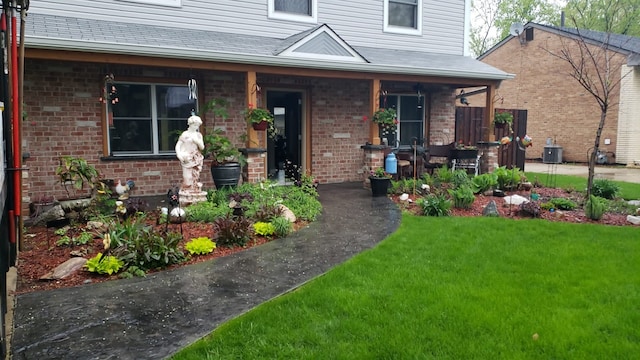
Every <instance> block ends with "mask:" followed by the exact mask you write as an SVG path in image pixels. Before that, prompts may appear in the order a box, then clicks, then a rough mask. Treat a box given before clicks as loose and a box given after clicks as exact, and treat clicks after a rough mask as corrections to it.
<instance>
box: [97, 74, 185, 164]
mask: <svg viewBox="0 0 640 360" xmlns="http://www.w3.org/2000/svg"><path fill="white" fill-rule="evenodd" d="M114 85H115V86H116V87H117V89H118V103H117V104H114V105H109V109H110V111H111V114H109V132H108V134H109V151H110V154H111V155H114V156H135V155H158V154H172V153H174V152H175V144H176V141H177V140H178V136H179V133H180V132H181V131H184V130H185V129H186V128H187V119H188V118H189V116H190V115H191V111H192V110H194V111H195V110H197V109H196V107H197V102H196V100H194V99H189V89H188V88H187V86H183V85H171V84H141V83H116V84H114Z"/></svg>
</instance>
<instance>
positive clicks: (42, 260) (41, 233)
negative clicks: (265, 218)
mask: <svg viewBox="0 0 640 360" xmlns="http://www.w3.org/2000/svg"><path fill="white" fill-rule="evenodd" d="M536 191H537V193H538V194H540V199H541V201H543V200H545V199H549V198H553V197H565V198H567V197H568V198H572V200H574V201H576V200H578V201H579V197H580V196H581V195H580V194H577V193H574V194H568V193H567V192H566V191H564V190H562V189H549V188H536ZM511 194H513V193H509V195H511ZM519 194H520V195H522V196H525V197H528V196H529V193H528V192H519ZM411 198H413V199H415V198H416V196H411ZM392 200H394V201H395V202H397V203H398V204H399V205H400V206H401V207H402V208H404V209H407V210H408V211H410V212H413V213H416V214H418V213H419V212H420V209H419V208H418V206H417V205H416V204H415V202H413V203H409V202H402V201H400V200H399V199H398V196H392ZM492 200H494V201H495V202H496V204H497V209H498V212H499V213H500V216H502V217H505V218H516V219H517V218H525V217H527V216H526V215H523V214H521V213H520V212H519V211H518V207H517V206H515V205H513V206H509V205H504V200H503V199H502V198H499V197H493V196H484V195H478V196H476V200H475V201H474V203H473V206H472V207H471V208H470V209H454V208H452V209H451V215H452V216H482V211H483V209H484V207H485V206H486V205H487V204H488V203H489V202H490V201H492ZM540 218H542V219H546V220H550V221H562V222H573V223H594V224H604V225H617V226H622V225H630V224H629V223H628V222H627V221H626V215H622V214H605V215H604V217H603V219H602V220H600V221H593V220H590V219H588V218H587V217H586V216H585V215H584V211H583V210H582V209H580V208H579V209H576V210H572V211H555V212H549V211H545V210H543V211H542V212H541V214H540ZM306 225H307V223H305V222H298V223H296V224H295V226H294V229H295V230H298V229H300V228H302V227H304V226H306ZM158 226H160V227H162V228H164V225H158ZM169 230H170V231H175V232H179V231H181V229H180V225H179V224H171V225H170V226H169ZM74 231H77V232H78V233H79V230H78V229H76V230H74ZM53 232H54V230H53V229H49V230H48V231H47V229H46V228H45V227H32V228H28V229H27V232H26V234H25V236H24V241H23V247H22V250H21V251H20V254H19V259H18V263H17V270H18V284H17V288H16V293H18V294H20V293H28V292H33V291H45V290H52V289H57V288H64V287H71V286H78V285H83V284H89V283H99V282H103V281H109V280H115V279H118V276H117V275H112V276H104V275H96V274H93V273H90V272H88V271H86V270H81V271H78V272H76V273H75V274H74V275H71V276H69V277H67V278H65V279H62V280H48V281H44V280H40V277H41V276H42V275H44V274H46V273H47V272H49V271H50V270H52V269H54V268H55V267H56V266H58V265H60V264H61V263H63V262H64V261H66V260H68V259H69V258H70V257H71V255H70V253H71V251H72V250H76V251H77V250H80V251H83V252H85V253H86V255H85V257H86V258H90V257H93V256H95V255H96V254H97V253H98V252H101V251H102V250H103V245H102V240H101V239H99V238H96V239H94V241H93V242H92V243H91V244H88V245H85V246H74V247H69V246H56V241H57V240H58V239H59V238H60V236H58V235H55V234H54V233H53ZM182 234H183V238H184V240H183V243H182V244H181V245H183V246H184V243H186V242H187V241H189V240H190V239H192V238H196V237H201V236H208V237H212V235H213V225H212V224H202V223H183V224H182ZM69 235H77V234H69ZM269 240H270V239H268V238H264V237H258V236H256V237H254V238H253V239H252V240H251V241H250V242H249V244H248V245H247V246H246V247H244V248H242V247H235V248H222V247H219V248H216V249H215V250H214V251H213V252H212V253H211V254H208V255H198V256H193V257H190V258H189V260H188V261H186V262H184V263H182V264H178V265H174V266H172V267H171V268H175V267H179V266H185V265H189V264H194V263H198V262H202V261H206V260H210V259H213V258H217V257H221V256H226V255H229V254H233V253H236V252H238V251H243V250H245V249H247V248H250V247H253V246H257V245H261V244H263V243H265V242H267V241H269Z"/></svg>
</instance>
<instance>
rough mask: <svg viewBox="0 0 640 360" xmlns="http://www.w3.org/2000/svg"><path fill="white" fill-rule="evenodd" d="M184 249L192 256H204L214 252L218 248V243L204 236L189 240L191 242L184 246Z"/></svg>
mask: <svg viewBox="0 0 640 360" xmlns="http://www.w3.org/2000/svg"><path fill="white" fill-rule="evenodd" d="M184 248H185V249H187V251H188V252H189V254H191V255H204V254H208V253H210V252H212V251H213V249H215V248H216V243H214V242H213V241H212V240H211V239H209V238H208V237H205V236H203V237H198V238H194V239H191V240H189V242H188V243H186V244H185V245H184Z"/></svg>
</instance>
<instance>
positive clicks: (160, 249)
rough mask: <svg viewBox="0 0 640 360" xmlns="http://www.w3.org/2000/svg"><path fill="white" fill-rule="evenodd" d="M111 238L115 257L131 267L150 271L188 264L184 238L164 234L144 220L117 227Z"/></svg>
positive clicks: (136, 220)
mask: <svg viewBox="0 0 640 360" xmlns="http://www.w3.org/2000/svg"><path fill="white" fill-rule="evenodd" d="M107 234H108V236H109V242H110V244H111V245H110V247H111V249H112V253H113V254H114V255H115V256H117V257H118V258H119V259H120V260H122V261H124V263H125V265H126V266H127V267H129V266H137V267H139V268H140V269H143V270H145V271H146V270H151V269H156V268H163V267H166V266H169V265H172V264H178V263H180V262H182V261H184V260H185V256H184V253H183V252H182V251H181V250H180V249H179V247H178V245H179V244H180V240H182V235H180V234H177V233H172V232H170V233H167V234H161V233H159V232H158V231H156V230H154V229H153V227H152V226H149V225H146V224H145V217H144V216H138V217H131V218H127V219H125V220H124V221H123V222H122V223H116V224H114V225H113V228H112V229H110V230H109V232H108V233H107ZM105 236H106V235H105Z"/></svg>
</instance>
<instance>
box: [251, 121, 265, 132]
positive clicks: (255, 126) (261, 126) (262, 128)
mask: <svg viewBox="0 0 640 360" xmlns="http://www.w3.org/2000/svg"><path fill="white" fill-rule="evenodd" d="M251 126H253V129H254V130H257V131H265V130H267V127H268V126H269V122H267V121H260V122H259V123H252V124H251Z"/></svg>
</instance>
